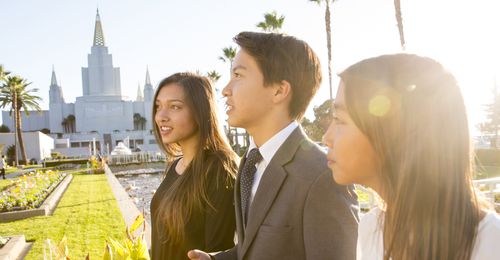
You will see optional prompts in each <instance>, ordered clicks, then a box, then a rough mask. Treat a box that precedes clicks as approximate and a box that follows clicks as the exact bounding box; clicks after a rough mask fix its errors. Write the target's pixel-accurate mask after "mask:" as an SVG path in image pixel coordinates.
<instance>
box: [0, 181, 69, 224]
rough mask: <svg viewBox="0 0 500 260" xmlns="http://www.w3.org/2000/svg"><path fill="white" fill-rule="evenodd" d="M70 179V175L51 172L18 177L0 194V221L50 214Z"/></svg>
mask: <svg viewBox="0 0 500 260" xmlns="http://www.w3.org/2000/svg"><path fill="white" fill-rule="evenodd" d="M71 179H72V175H68V174H66V173H62V174H61V173H53V172H49V173H35V174H30V176H23V177H21V178H19V179H18V180H16V183H15V185H14V187H10V188H9V189H7V190H4V191H3V192H2V194H1V195H0V211H1V212H0V222H8V221H13V220H19V219H24V218H29V217H34V216H46V215H50V214H51V213H52V212H53V211H54V209H55V207H56V206H57V203H58V201H59V200H60V198H61V196H62V194H63V193H64V191H65V190H66V188H67V186H68V185H69V183H70V182H71Z"/></svg>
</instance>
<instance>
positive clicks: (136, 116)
mask: <svg viewBox="0 0 500 260" xmlns="http://www.w3.org/2000/svg"><path fill="white" fill-rule="evenodd" d="M140 120H141V114H139V113H135V114H134V130H139V121H140Z"/></svg>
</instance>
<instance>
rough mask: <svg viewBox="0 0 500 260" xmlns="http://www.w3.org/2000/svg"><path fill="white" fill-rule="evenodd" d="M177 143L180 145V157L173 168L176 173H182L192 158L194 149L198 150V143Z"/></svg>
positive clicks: (194, 153)
mask: <svg viewBox="0 0 500 260" xmlns="http://www.w3.org/2000/svg"><path fill="white" fill-rule="evenodd" d="M179 145H180V146H181V150H182V159H181V160H180V161H179V163H178V164H177V167H175V169H176V171H177V173H178V174H183V173H184V171H185V170H186V168H187V167H188V165H189V164H190V163H191V161H192V160H193V158H194V156H195V155H196V151H197V150H198V144H197V143H194V142H190V143H180V144H179Z"/></svg>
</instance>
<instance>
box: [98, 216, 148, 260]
mask: <svg viewBox="0 0 500 260" xmlns="http://www.w3.org/2000/svg"><path fill="white" fill-rule="evenodd" d="M140 226H143V227H144V228H143V230H142V232H141V233H139V235H137V236H136V235H135V233H136V230H137V229H138V228H139V227H140ZM145 230H146V226H145V223H144V216H143V215H142V214H139V216H137V218H136V219H135V221H134V223H132V225H131V226H130V229H128V228H126V230H125V233H126V238H125V239H124V240H123V242H122V243H120V242H118V241H116V240H113V239H109V243H106V250H105V253H104V260H108V259H110V260H111V259H116V260H149V252H148V247H147V245H146V242H145V240H144V231H145Z"/></svg>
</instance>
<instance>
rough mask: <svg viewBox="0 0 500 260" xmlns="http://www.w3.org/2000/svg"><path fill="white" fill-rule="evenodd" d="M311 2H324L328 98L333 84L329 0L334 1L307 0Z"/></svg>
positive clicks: (331, 94)
mask: <svg viewBox="0 0 500 260" xmlns="http://www.w3.org/2000/svg"><path fill="white" fill-rule="evenodd" d="M309 1H311V2H316V3H317V4H321V2H325V5H326V7H325V28H326V48H327V49H328V84H329V86H330V99H333V86H332V30H331V27H330V20H331V17H330V16H331V14H330V1H331V2H332V4H333V2H335V0H309Z"/></svg>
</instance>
